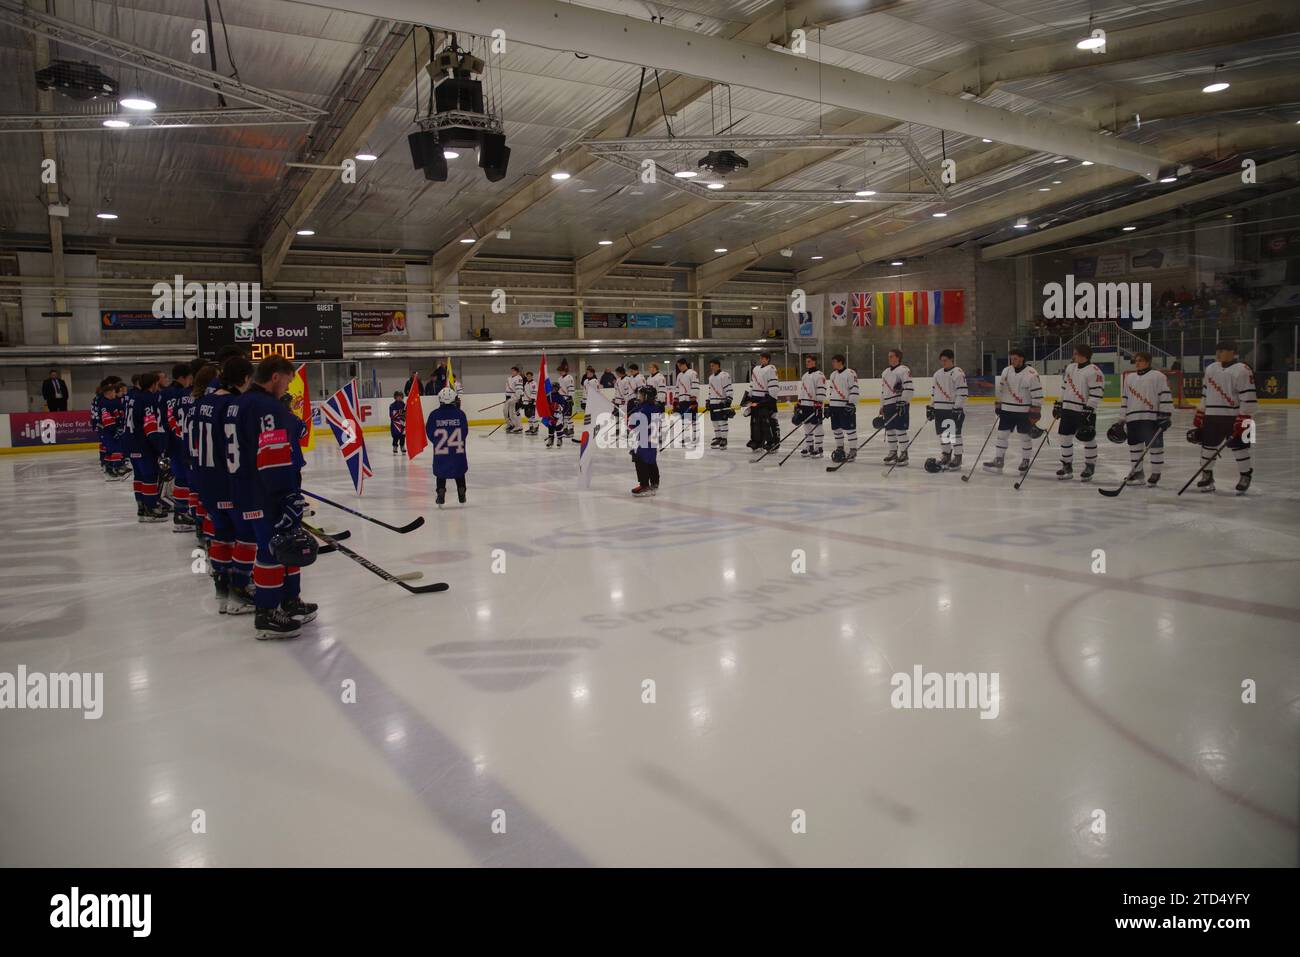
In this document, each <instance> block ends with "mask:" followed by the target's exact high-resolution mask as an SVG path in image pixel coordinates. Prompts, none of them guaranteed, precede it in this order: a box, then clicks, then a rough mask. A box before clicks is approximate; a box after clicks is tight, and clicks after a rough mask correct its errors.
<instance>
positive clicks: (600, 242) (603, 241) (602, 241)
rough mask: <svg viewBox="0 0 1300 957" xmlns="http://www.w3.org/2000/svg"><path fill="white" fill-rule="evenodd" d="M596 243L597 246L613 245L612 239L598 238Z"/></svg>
mask: <svg viewBox="0 0 1300 957" xmlns="http://www.w3.org/2000/svg"><path fill="white" fill-rule="evenodd" d="M596 245H597V246H613V245H614V240H612V239H599V240H597V241H596Z"/></svg>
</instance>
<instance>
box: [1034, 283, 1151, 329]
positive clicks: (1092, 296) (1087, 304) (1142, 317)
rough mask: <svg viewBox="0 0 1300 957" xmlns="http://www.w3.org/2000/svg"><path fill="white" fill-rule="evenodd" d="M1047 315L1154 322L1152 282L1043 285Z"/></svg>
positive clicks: (1138, 325) (1141, 324)
mask: <svg viewBox="0 0 1300 957" xmlns="http://www.w3.org/2000/svg"><path fill="white" fill-rule="evenodd" d="M1043 318H1044V319H1115V320H1119V319H1132V320H1133V328H1134V329H1146V328H1148V327H1150V325H1151V283H1149V282H1089V281H1087V280H1085V281H1083V282H1075V280H1074V275H1073V274H1067V275H1066V277H1065V283H1064V284H1062V283H1059V282H1049V283H1047V284H1045V285H1044V286H1043Z"/></svg>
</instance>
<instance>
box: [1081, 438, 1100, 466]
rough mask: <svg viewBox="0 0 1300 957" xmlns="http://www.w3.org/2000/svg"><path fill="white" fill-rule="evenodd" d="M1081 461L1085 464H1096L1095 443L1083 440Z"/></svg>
mask: <svg viewBox="0 0 1300 957" xmlns="http://www.w3.org/2000/svg"><path fill="white" fill-rule="evenodd" d="M1083 461H1084V463H1085V464H1086V465H1096V464H1097V443H1096V442H1085V443H1084V446H1083Z"/></svg>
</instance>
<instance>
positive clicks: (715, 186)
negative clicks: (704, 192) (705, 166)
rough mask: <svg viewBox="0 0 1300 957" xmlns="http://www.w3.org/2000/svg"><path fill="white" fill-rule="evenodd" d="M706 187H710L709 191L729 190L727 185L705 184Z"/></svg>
mask: <svg viewBox="0 0 1300 957" xmlns="http://www.w3.org/2000/svg"><path fill="white" fill-rule="evenodd" d="M704 185H706V186H707V187H709V189H726V188H727V184H726V183H705V184H704Z"/></svg>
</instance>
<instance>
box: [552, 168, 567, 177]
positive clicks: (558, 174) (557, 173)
mask: <svg viewBox="0 0 1300 957" xmlns="http://www.w3.org/2000/svg"><path fill="white" fill-rule="evenodd" d="M568 178H569V174H568V173H566V172H564V170H556V171H555V172H554V173H552V174H551V179H568Z"/></svg>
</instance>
